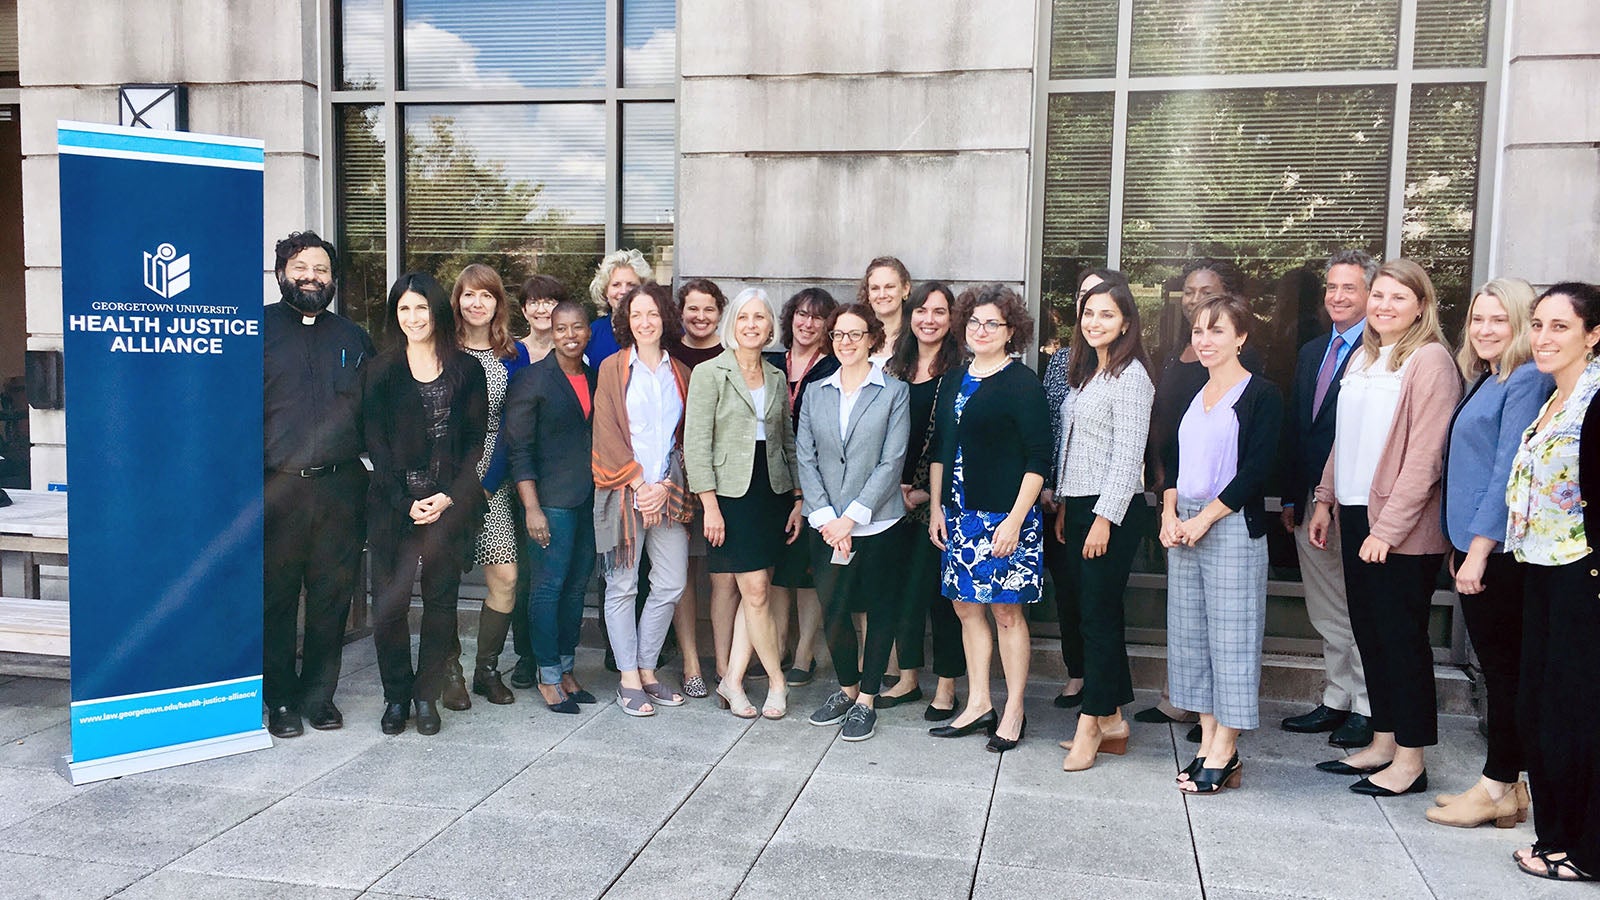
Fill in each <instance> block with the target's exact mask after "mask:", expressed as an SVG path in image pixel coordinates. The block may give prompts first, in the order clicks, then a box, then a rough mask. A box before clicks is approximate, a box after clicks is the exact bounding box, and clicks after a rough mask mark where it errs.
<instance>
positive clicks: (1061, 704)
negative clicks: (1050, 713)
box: [1050, 691, 1083, 709]
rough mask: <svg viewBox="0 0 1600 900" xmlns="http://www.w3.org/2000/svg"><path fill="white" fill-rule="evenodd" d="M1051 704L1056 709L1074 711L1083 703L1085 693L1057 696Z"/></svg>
mask: <svg viewBox="0 0 1600 900" xmlns="http://www.w3.org/2000/svg"><path fill="white" fill-rule="evenodd" d="M1050 702H1051V704H1052V705H1054V706H1055V708H1056V709H1073V708H1075V707H1077V706H1078V705H1080V704H1082V703H1083V691H1079V692H1077V693H1076V694H1057V695H1056V698H1055V699H1054V700H1051V701H1050Z"/></svg>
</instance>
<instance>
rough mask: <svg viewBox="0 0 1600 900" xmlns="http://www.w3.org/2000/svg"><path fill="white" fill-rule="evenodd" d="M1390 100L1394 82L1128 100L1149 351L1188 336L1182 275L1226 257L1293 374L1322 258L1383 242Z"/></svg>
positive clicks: (1133, 218)
mask: <svg viewBox="0 0 1600 900" xmlns="http://www.w3.org/2000/svg"><path fill="white" fill-rule="evenodd" d="M1393 108H1394V89H1393V88H1392V87H1381V88H1375V87H1351V88H1296V89H1265V90H1227V91H1172V92H1158V93H1157V92H1152V93H1135V94H1133V95H1131V97H1130V98H1129V109H1128V148H1127V171H1126V177H1125V185H1126V186H1125V189H1124V196H1123V202H1124V207H1123V220H1122V242H1123V243H1122V267H1123V269H1124V271H1126V272H1127V273H1128V277H1129V280H1130V281H1132V282H1133V286H1134V291H1135V293H1136V295H1138V298H1139V301H1140V308H1141V313H1142V315H1141V318H1142V319H1143V324H1144V327H1145V338H1146V341H1147V343H1146V347H1147V348H1151V349H1153V350H1154V351H1155V354H1156V355H1157V356H1159V357H1162V358H1164V357H1165V356H1166V355H1167V354H1169V353H1170V352H1172V351H1173V350H1174V349H1175V348H1177V347H1178V346H1180V345H1181V343H1182V342H1184V341H1186V340H1187V337H1188V334H1187V329H1186V328H1185V327H1184V324H1183V318H1182V313H1181V310H1180V309H1179V308H1178V306H1177V298H1178V296H1179V294H1180V293H1181V290H1182V286H1181V283H1180V273H1181V271H1182V268H1183V265H1184V263H1185V262H1186V261H1188V260H1190V259H1192V258H1195V257H1199V256H1211V257H1217V258H1222V259H1227V260H1232V261H1235V262H1237V264H1238V266H1239V268H1240V269H1241V270H1242V271H1243V272H1244V274H1245V276H1246V286H1245V287H1246V291H1245V292H1246V295H1247V297H1248V298H1249V299H1250V300H1251V302H1252V304H1253V305H1254V306H1255V308H1256V311H1257V312H1258V313H1260V314H1262V315H1263V317H1264V318H1266V319H1267V321H1269V322H1271V323H1272V329H1271V331H1272V333H1271V334H1269V335H1267V336H1265V337H1264V339H1263V340H1262V342H1261V343H1259V344H1257V347H1258V348H1259V349H1261V350H1262V352H1263V353H1265V354H1266V356H1267V360H1268V369H1269V377H1273V378H1274V380H1277V379H1278V378H1279V377H1282V372H1280V369H1282V370H1287V371H1288V372H1291V373H1292V371H1293V366H1294V352H1295V349H1296V348H1297V347H1298V346H1299V343H1300V339H1301V336H1302V334H1305V332H1307V331H1314V330H1315V323H1316V319H1317V316H1318V315H1319V310H1320V307H1321V292H1320V282H1319V281H1318V279H1319V278H1320V275H1321V265H1322V261H1323V260H1324V259H1326V257H1327V255H1328V254H1329V253H1330V252H1331V251H1333V250H1336V249H1339V248H1342V247H1351V248H1358V249H1363V250H1366V251H1368V252H1370V253H1374V254H1378V253H1381V252H1382V250H1383V245H1384V222H1385V209H1386V207H1387V198H1388V193H1389V190H1388V188H1389V158H1390V152H1389V149H1390V133H1391V128H1392V127H1393V118H1392V116H1393ZM1280 332H1281V333H1280ZM1309 336H1310V335H1309V334H1305V337H1307V338H1309ZM1279 383H1280V384H1287V383H1288V382H1287V381H1279Z"/></svg>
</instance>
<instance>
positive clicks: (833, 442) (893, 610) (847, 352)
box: [795, 303, 911, 741]
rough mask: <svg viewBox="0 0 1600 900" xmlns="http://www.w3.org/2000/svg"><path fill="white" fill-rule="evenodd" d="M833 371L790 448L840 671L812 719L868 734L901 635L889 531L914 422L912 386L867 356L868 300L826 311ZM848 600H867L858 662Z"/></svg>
mask: <svg viewBox="0 0 1600 900" xmlns="http://www.w3.org/2000/svg"><path fill="white" fill-rule="evenodd" d="M827 336H828V339H829V340H830V341H831V342H832V343H833V353H834V356H835V357H836V358H837V359H838V360H839V368H838V369H837V370H836V371H835V372H834V373H833V374H832V375H829V376H828V377H827V378H825V379H823V380H822V381H819V382H817V383H816V384H815V385H813V386H812V387H811V389H810V390H809V391H807V392H806V402H805V404H804V405H803V406H801V408H800V429H799V433H798V435H797V436H796V439H795V450H796V453H797V454H798V456H799V460H800V487H801V489H802V491H803V493H804V498H805V499H804V501H803V511H804V513H805V515H806V520H807V521H808V522H810V523H811V527H812V529H814V530H813V531H812V532H811V534H810V538H811V571H812V577H813V578H814V580H815V583H816V586H817V598H818V599H819V600H820V601H821V602H822V608H823V611H824V614H825V616H826V620H827V637H828V652H829V653H830V654H832V656H833V667H834V669H835V670H836V672H837V673H838V676H839V690H837V691H835V692H834V693H833V695H832V696H830V697H829V698H828V699H827V701H826V702H824V703H823V704H822V706H821V708H819V709H818V710H817V711H816V712H814V713H812V714H811V724H813V725H818V726H828V725H838V724H839V723H841V722H843V723H844V728H843V729H842V732H841V735H840V737H842V738H843V739H844V740H846V741H864V740H866V739H867V738H869V737H872V734H873V732H874V730H875V729H876V726H877V722H878V714H877V713H876V712H874V711H873V700H874V699H875V698H876V696H877V694H878V691H879V689H880V688H881V687H882V686H883V685H882V682H883V670H884V668H885V667H886V666H887V665H888V664H889V650H890V648H891V647H893V646H894V638H895V635H896V634H898V633H899V630H900V622H899V617H898V615H897V613H898V610H899V597H900V595H899V592H898V591H896V590H894V585H893V582H894V578H895V574H894V567H895V563H894V557H895V554H896V549H897V548H898V547H899V546H900V545H901V543H902V541H901V539H900V537H899V534H898V533H897V532H896V531H895V529H896V528H897V527H898V526H899V524H900V521H901V519H902V518H903V517H904V515H905V503H904V502H903V501H902V500H901V495H900V469H901V467H902V466H903V465H904V463H905V456H906V440H907V437H908V435H909V432H910V429H911V390H910V389H909V388H908V387H906V383H905V382H903V381H901V380H900V379H898V378H890V377H888V376H886V375H884V373H883V369H882V367H880V366H878V365H875V364H874V363H873V362H872V360H871V359H870V357H871V355H872V354H873V353H876V352H877V351H878V349H879V347H880V346H881V345H882V344H883V339H884V330H883V323H882V322H880V321H878V317H877V316H875V315H873V312H872V307H870V306H868V305H866V304H864V303H852V304H849V305H848V306H842V307H839V308H838V309H836V310H834V311H833V313H832V315H830V316H829V317H828V325H827ZM850 597H854V598H856V599H857V600H859V601H860V602H861V603H862V604H863V605H865V607H866V615H867V638H866V649H865V654H864V656H863V658H862V665H861V671H857V669H856V653H857V650H858V647H857V643H856V629H855V624H854V623H853V622H852V621H851V618H850V612H851V610H850V603H849V601H848V600H847V598H850Z"/></svg>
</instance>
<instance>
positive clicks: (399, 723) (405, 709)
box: [378, 703, 411, 734]
mask: <svg viewBox="0 0 1600 900" xmlns="http://www.w3.org/2000/svg"><path fill="white" fill-rule="evenodd" d="M409 718H411V704H410V703H386V704H384V706H383V718H381V719H379V720H378V726H379V727H380V728H382V729H383V733H384V734H399V733H400V732H402V731H405V730H406V719H409Z"/></svg>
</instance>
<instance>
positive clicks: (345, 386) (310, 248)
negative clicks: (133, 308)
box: [262, 231, 373, 738]
mask: <svg viewBox="0 0 1600 900" xmlns="http://www.w3.org/2000/svg"><path fill="white" fill-rule="evenodd" d="M333 263H334V250H333V245H332V244H330V243H328V242H327V241H324V240H323V239H322V238H320V237H318V236H317V235H316V233H315V232H311V231H300V232H295V233H293V234H291V235H289V236H288V237H286V238H284V239H283V240H281V241H279V242H278V246H277V263H276V265H275V267H274V271H275V272H276V274H277V276H278V289H279V291H280V292H281V293H282V302H279V303H272V304H268V306H267V308H266V310H265V312H264V314H263V320H264V321H263V328H262V334H263V339H264V343H265V353H266V366H265V368H266V584H265V590H264V598H263V600H264V606H265V626H264V628H263V632H262V637H263V645H264V651H265V652H264V656H265V659H264V663H263V669H262V674H263V678H262V700H263V701H264V702H265V704H266V707H267V730H268V731H270V732H272V734H273V735H274V736H275V737H281V738H290V737H297V736H299V735H300V734H302V733H304V730H305V729H304V726H303V725H302V722H301V716H302V715H304V716H305V717H306V718H308V719H309V720H310V721H311V727H312V728H317V729H323V730H326V729H331V728H338V727H339V726H341V725H343V724H344V717H343V716H342V715H340V713H339V708H338V707H336V706H334V705H333V692H334V688H335V687H337V686H338V683H339V663H340V652H341V648H342V647H343V643H344V625H345V618H346V616H347V615H348V614H349V612H350V599H351V595H352V594H353V593H354V591H355V587H356V579H357V574H358V571H359V568H360V561H361V545H362V543H363V541H364V539H365V537H366V517H365V503H366V492H367V470H366V468H365V467H364V466H363V465H362V464H361V460H360V459H359V458H358V457H359V456H360V454H361V450H362V444H361V367H362V366H364V365H366V364H367V362H369V361H370V360H371V359H372V357H373V348H372V340H371V338H369V337H368V336H367V333H366V331H364V330H363V329H362V328H361V326H359V325H357V324H355V323H354V322H351V321H350V320H349V319H346V318H344V317H343V316H340V315H339V314H337V313H333V312H329V311H328V304H329V302H331V301H332V300H333V294H334V284H333ZM302 587H304V589H305V598H306V609H305V646H304V649H303V650H302V652H301V665H300V670H299V672H298V673H297V672H296V671H295V620H296V617H297V615H296V614H297V613H298V612H299V603H300V591H301V588H302Z"/></svg>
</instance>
